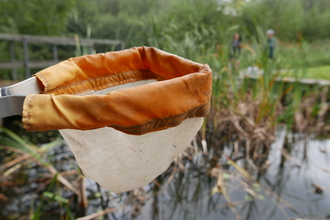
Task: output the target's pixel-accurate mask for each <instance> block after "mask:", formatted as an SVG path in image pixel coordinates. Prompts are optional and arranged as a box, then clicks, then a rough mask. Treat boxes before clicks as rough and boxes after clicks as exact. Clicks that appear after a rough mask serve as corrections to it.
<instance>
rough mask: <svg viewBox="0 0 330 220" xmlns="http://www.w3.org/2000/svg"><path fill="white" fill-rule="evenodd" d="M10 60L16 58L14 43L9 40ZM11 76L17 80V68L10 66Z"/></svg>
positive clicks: (12, 60)
mask: <svg viewBox="0 0 330 220" xmlns="http://www.w3.org/2000/svg"><path fill="white" fill-rule="evenodd" d="M9 50H10V51H9V52H10V61H11V62H15V61H16V58H15V45H14V42H13V41H11V42H10V49H9ZM11 76H12V79H13V80H17V69H16V68H15V67H13V68H12V70H11Z"/></svg>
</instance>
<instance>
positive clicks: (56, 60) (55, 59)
mask: <svg viewBox="0 0 330 220" xmlns="http://www.w3.org/2000/svg"><path fill="white" fill-rule="evenodd" d="M53 58H54V61H55V62H58V53H57V45H53Z"/></svg>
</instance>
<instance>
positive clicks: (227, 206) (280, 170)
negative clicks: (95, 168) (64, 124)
mask: <svg viewBox="0 0 330 220" xmlns="http://www.w3.org/2000/svg"><path fill="white" fill-rule="evenodd" d="M278 137H279V138H278V141H276V142H275V143H274V144H272V146H271V148H270V151H269V154H266V156H265V157H261V158H258V161H257V160H254V161H253V163H254V164H257V165H259V166H260V165H262V164H267V165H268V166H264V168H266V169H264V170H256V169H253V168H251V163H250V162H249V161H247V160H246V159H245V151H244V149H239V150H237V149H238V148H239V146H238V148H237V146H236V147H235V144H233V145H229V144H226V145H223V146H219V147H218V148H212V149H210V150H209V153H208V154H203V153H202V150H201V151H200V152H198V153H195V150H196V147H193V146H191V147H190V148H188V149H187V151H186V152H185V153H184V154H183V155H182V156H181V157H180V158H178V159H177V160H176V161H175V162H174V163H173V164H172V165H171V166H170V167H169V169H168V170H167V171H166V172H165V173H163V174H162V175H160V176H159V177H157V178H156V179H155V180H154V182H153V183H151V184H149V185H148V186H146V187H144V188H141V189H136V190H133V191H130V192H127V193H123V194H122V195H117V194H114V193H110V192H108V191H105V190H103V189H102V188H101V187H100V186H99V185H98V184H96V183H95V182H94V181H92V180H90V179H88V178H84V179H83V181H84V185H85V192H86V195H87V198H88V206H87V207H86V209H84V208H82V207H81V206H79V205H78V201H77V197H76V196H75V195H74V194H73V193H72V192H71V191H70V190H67V189H63V188H62V189H61V190H62V191H61V192H62V194H61V195H62V196H63V197H64V198H68V199H69V201H70V209H71V210H72V212H73V214H74V215H75V217H79V216H84V215H91V214H93V213H96V212H99V211H102V210H109V208H115V207H118V210H116V211H109V213H108V214H105V215H104V216H103V217H102V218H103V219H128V220H129V219H136V220H145V219H156V220H170V219H173V220H177V219H192V220H194V219H196V220H197V219H238V218H240V219H247V220H258V219H260V220H264V219H270V220H271V219H274V220H275V219H276V220H277V219H297V218H304V219H318V220H320V219H328V218H329V217H330V209H329V207H330V166H329V165H330V160H329V159H330V139H316V138H313V139H306V138H305V137H304V136H299V135H287V136H286V135H285V132H284V130H282V131H280V132H279V133H278ZM229 156H230V158H231V159H229V158H228V157H229ZM48 157H49V158H51V160H52V163H53V164H55V166H56V168H57V169H58V170H59V171H68V170H75V169H77V167H76V164H75V162H74V160H73V156H72V154H71V152H70V151H69V150H68V147H67V146H66V145H65V144H63V145H61V146H58V147H57V148H54V149H53V150H52V151H49V152H48ZM228 161H229V162H230V163H228ZM237 165H239V167H238V166H237ZM245 172H248V173H245ZM68 178H69V177H68ZM70 178H71V180H72V181H76V180H77V178H80V177H79V176H78V175H72V176H71V177H70ZM0 181H1V187H0V189H1V190H0V195H2V196H4V197H2V198H0V210H1V212H0V213H1V214H0V217H1V219H18V218H21V217H22V216H28V215H29V212H30V211H31V207H38V201H39V200H40V194H41V192H43V190H45V187H46V186H45V184H43V183H44V182H43V181H49V179H47V174H46V172H45V170H43V169H42V168H40V167H38V166H37V164H33V163H30V164H28V165H27V167H25V169H24V170H21V171H20V172H18V173H16V174H15V175H14V176H12V177H11V179H9V180H8V179H7V180H0ZM4 198H6V199H4ZM43 209H44V210H43V211H44V213H48V215H47V214H46V215H45V216H44V217H42V218H41V219H58V218H59V215H60V213H59V212H62V211H63V210H62V211H60V210H61V209H60V207H59V204H58V203H57V202H56V201H50V202H48V203H47V205H45V206H44V207H43ZM102 218H100V219H102ZM23 219H24V218H23ZM26 219H27V218H26Z"/></svg>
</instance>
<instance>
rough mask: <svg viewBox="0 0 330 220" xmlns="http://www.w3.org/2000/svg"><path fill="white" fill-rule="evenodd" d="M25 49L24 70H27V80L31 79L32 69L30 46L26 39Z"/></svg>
mask: <svg viewBox="0 0 330 220" xmlns="http://www.w3.org/2000/svg"><path fill="white" fill-rule="evenodd" d="M23 49H24V68H25V78H26V79H27V78H30V77H31V73H30V68H29V45H28V42H27V39H26V37H25V36H24V37H23Z"/></svg>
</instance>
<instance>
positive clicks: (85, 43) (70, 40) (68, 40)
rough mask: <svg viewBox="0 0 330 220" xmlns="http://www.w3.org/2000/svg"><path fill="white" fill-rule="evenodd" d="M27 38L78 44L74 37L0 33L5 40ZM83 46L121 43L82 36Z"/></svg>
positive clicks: (30, 40) (31, 40)
mask: <svg viewBox="0 0 330 220" xmlns="http://www.w3.org/2000/svg"><path fill="white" fill-rule="evenodd" d="M24 38H25V39H26V40H27V41H28V42H29V43H44V44H52V45H69V46H76V44H77V43H76V40H75V39H74V37H72V38H61V37H46V36H38V35H19V34H0V40H4V41H18V42H22V41H23V39H24ZM79 40H80V45H81V46H93V45H94V44H104V45H114V44H120V43H121V41H119V40H108V39H87V38H80V39H79Z"/></svg>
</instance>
